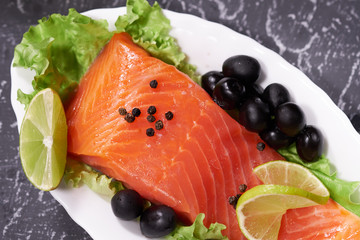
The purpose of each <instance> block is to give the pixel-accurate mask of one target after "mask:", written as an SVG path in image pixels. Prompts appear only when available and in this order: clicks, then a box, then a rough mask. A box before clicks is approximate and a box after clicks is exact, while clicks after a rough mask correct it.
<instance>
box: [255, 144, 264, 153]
mask: <svg viewBox="0 0 360 240" xmlns="http://www.w3.org/2000/svg"><path fill="white" fill-rule="evenodd" d="M256 148H257V150H259V151H263V150H264V149H265V144H264V143H262V142H259V143H258V144H256Z"/></svg>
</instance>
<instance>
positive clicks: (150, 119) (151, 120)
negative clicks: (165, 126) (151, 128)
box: [146, 115, 156, 122]
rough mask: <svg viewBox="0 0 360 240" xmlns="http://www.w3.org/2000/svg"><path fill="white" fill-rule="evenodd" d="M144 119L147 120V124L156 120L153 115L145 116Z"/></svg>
mask: <svg viewBox="0 0 360 240" xmlns="http://www.w3.org/2000/svg"><path fill="white" fill-rule="evenodd" d="M146 119H147V120H148V121H149V122H155V120H156V118H155V117H154V116H153V115H149V116H147V117H146Z"/></svg>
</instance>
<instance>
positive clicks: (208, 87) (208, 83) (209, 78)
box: [201, 71, 224, 97]
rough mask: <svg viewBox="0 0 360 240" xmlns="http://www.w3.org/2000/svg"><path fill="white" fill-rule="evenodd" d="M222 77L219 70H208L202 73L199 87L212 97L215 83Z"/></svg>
mask: <svg viewBox="0 0 360 240" xmlns="http://www.w3.org/2000/svg"><path fill="white" fill-rule="evenodd" d="M223 77H224V75H223V74H222V73H221V72H218V71H210V72H207V73H205V74H204V75H202V77H201V87H202V88H203V89H204V90H205V91H206V92H207V93H208V94H209V95H210V96H211V97H212V94H213V91H214V88H215V85H216V84H217V83H218V82H219V81H220V80H221V79H222V78H223Z"/></svg>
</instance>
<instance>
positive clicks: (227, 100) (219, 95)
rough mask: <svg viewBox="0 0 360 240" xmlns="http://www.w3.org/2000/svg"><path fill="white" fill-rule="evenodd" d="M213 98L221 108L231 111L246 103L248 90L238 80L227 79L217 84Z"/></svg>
mask: <svg viewBox="0 0 360 240" xmlns="http://www.w3.org/2000/svg"><path fill="white" fill-rule="evenodd" d="M213 98H214V101H215V102H216V103H217V104H218V105H219V106H220V107H221V108H223V109H226V110H231V109H234V108H235V107H236V106H238V105H240V104H241V103H242V102H244V101H245V99H246V89H245V86H244V85H242V84H241V83H240V81H239V80H238V79H236V78H229V77H225V78H223V79H221V80H220V81H219V82H218V83H217V84H216V86H215V89H214V92H213Z"/></svg>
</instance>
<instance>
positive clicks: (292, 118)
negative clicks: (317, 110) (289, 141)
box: [275, 102, 305, 137]
mask: <svg viewBox="0 0 360 240" xmlns="http://www.w3.org/2000/svg"><path fill="white" fill-rule="evenodd" d="M275 122H276V126H277V127H278V128H279V129H280V131H282V132H283V133H285V134H286V135H287V136H289V137H294V136H296V135H297V134H298V133H299V132H300V131H301V130H302V129H303V128H304V127H305V115H304V112H303V111H302V110H301V108H300V107H299V106H298V105H296V104H295V103H291V102H287V103H283V104H280V105H279V106H278V107H277V108H276V109H275Z"/></svg>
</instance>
